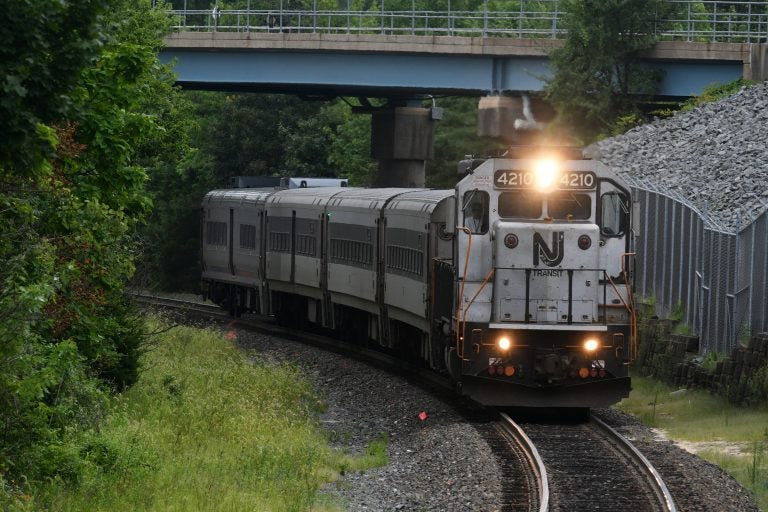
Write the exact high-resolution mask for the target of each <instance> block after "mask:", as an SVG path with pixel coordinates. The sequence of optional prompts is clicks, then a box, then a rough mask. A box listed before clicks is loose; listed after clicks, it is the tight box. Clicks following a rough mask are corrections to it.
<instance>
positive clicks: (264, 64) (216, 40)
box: [162, 32, 766, 97]
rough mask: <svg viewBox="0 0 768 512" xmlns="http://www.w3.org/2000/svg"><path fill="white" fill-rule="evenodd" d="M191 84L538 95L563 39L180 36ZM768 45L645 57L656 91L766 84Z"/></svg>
mask: <svg viewBox="0 0 768 512" xmlns="http://www.w3.org/2000/svg"><path fill="white" fill-rule="evenodd" d="M165 43H166V47H165V48H164V49H163V51H162V58H163V60H165V61H171V60H175V61H176V67H175V69H176V72H177V73H178V74H179V83H180V84H181V85H182V86H184V87H189V88H197V89H217V90H222V89H226V90H253V91H256V90H258V91H269V92H291V93H298V94H306V93H315V94H330V95H347V96H351V95H367V96H392V95H396V96H409V95H410V96H412V95H414V94H453V95H469V96H480V95H483V94H504V93H520V92H535V91H541V90H542V88H543V86H544V80H545V79H546V78H549V77H550V76H551V72H550V70H549V69H548V67H547V62H548V57H547V56H548V54H549V52H550V51H552V49H553V48H555V47H557V46H559V45H560V44H562V40H559V39H511V38H482V37H457V36H453V37H451V36H442V37H440V36H410V35H383V36H382V35H348V34H322V33H314V34H313V33H306V34H304V33H298V34H296V33H276V34H275V33H251V32H245V33H243V32H179V33H175V34H173V35H171V36H169V37H167V38H166V40H165ZM765 46H766V45H764V44H756V43H700V42H679V41H662V42H659V43H657V44H656V45H655V46H654V47H653V48H652V49H651V50H650V51H649V52H647V53H646V55H645V56H644V57H645V58H644V61H645V62H646V64H647V65H648V66H649V67H652V68H654V69H659V70H661V71H662V72H663V78H662V81H661V84H660V90H659V94H660V95H661V96H666V97H685V96H692V95H696V94H699V93H700V92H701V91H702V90H703V88H704V87H706V86H707V85H710V84H712V83H715V82H718V83H726V82H730V81H733V80H735V79H737V78H740V77H744V78H747V79H751V80H763V79H765V73H766V69H765V68H766V65H765V64H766V62H765V60H766V59H765V54H766V52H765Z"/></svg>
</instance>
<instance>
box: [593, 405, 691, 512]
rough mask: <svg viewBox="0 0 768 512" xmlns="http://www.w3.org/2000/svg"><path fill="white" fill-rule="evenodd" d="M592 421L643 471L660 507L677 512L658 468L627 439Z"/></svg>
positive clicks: (594, 418) (595, 420)
mask: <svg viewBox="0 0 768 512" xmlns="http://www.w3.org/2000/svg"><path fill="white" fill-rule="evenodd" d="M590 421H591V422H592V423H594V424H595V425H596V426H597V427H598V428H600V430H602V431H603V432H604V433H606V434H608V436H610V437H611V439H612V440H613V441H614V444H615V446H616V447H617V448H618V449H619V450H621V452H622V453H623V454H624V455H625V456H627V457H629V458H630V459H631V460H632V461H634V462H635V464H637V465H638V466H639V467H640V468H641V469H642V470H643V473H644V477H645V479H646V481H647V482H648V483H649V485H650V487H651V488H652V489H653V492H654V494H655V495H656V498H657V499H658V501H659V505H661V506H662V507H663V509H664V510H665V511H667V512H677V504H676V503H675V499H674V498H673V497H672V493H670V492H669V489H668V488H667V484H665V483H664V479H663V478H661V475H660V474H659V472H658V471H656V468H655V467H653V464H651V462H650V461H649V460H648V459H647V458H646V457H645V455H643V454H642V453H640V451H639V450H638V449H637V448H635V446H634V445H633V444H632V443H630V442H629V440H628V439H627V438H626V437H624V436H623V435H621V434H619V433H618V432H617V431H616V430H614V429H613V428H611V427H610V426H609V425H608V424H607V423H605V422H604V421H603V420H601V419H599V418H596V417H594V416H593V417H592V418H591V419H590Z"/></svg>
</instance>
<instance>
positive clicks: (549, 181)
mask: <svg viewBox="0 0 768 512" xmlns="http://www.w3.org/2000/svg"><path fill="white" fill-rule="evenodd" d="M533 171H534V174H535V176H536V188H538V189H539V190H548V189H551V188H552V187H554V185H555V182H556V181H557V175H558V165H557V161H556V160H554V159H552V158H544V159H541V160H537V161H536V163H535V165H534V168H533Z"/></svg>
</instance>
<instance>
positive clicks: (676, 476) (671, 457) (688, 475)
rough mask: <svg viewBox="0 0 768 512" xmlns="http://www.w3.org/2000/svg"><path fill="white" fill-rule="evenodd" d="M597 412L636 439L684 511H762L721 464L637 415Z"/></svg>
mask: <svg viewBox="0 0 768 512" xmlns="http://www.w3.org/2000/svg"><path fill="white" fill-rule="evenodd" d="M593 414H595V415H596V416H599V417H600V419H602V420H603V421H605V422H606V423H608V424H609V425H610V426H612V427H613V428H614V429H615V430H617V431H618V432H619V433H621V434H622V435H623V436H624V437H626V438H627V439H629V440H630V441H632V444H634V445H635V446H636V447H637V448H638V449H639V450H640V451H641V452H642V453H643V455H645V457H646V458H647V459H648V460H650V461H651V464H653V465H654V466H655V467H656V470H657V471H658V472H659V474H660V475H661V477H662V478H663V479H664V483H666V484H667V488H668V489H669V491H670V492H671V493H672V496H673V497H674V498H675V501H676V503H677V507H678V510H680V512H705V511H713V512H714V511H722V512H752V511H754V512H759V511H760V508H759V507H758V506H757V505H756V504H755V502H754V500H753V499H752V497H751V495H750V493H749V491H747V490H746V489H744V488H743V487H742V486H741V485H740V484H739V483H738V482H737V481H736V480H734V479H733V478H731V477H730V476H729V475H728V474H727V473H726V472H725V471H723V470H722V469H720V468H719V467H718V466H715V465H714V464H711V463H709V462H707V461H705V460H704V459H702V458H700V457H697V456H696V455H693V454H691V453H689V452H687V451H685V450H683V449H681V448H678V447H677V446H676V445H675V444H674V443H673V442H672V441H667V440H659V439H658V436H656V435H655V434H654V433H653V432H652V431H651V430H650V429H649V428H647V427H646V426H644V425H643V424H642V423H640V422H639V421H638V420H637V419H636V418H634V417H632V416H629V415H627V414H624V413H622V412H620V411H617V410H615V409H600V410H597V411H594V412H593Z"/></svg>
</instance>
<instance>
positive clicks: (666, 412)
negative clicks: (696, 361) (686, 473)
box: [618, 377, 768, 510]
mask: <svg viewBox="0 0 768 512" xmlns="http://www.w3.org/2000/svg"><path fill="white" fill-rule="evenodd" d="M632 388H633V389H632V393H631V394H630V396H629V398H627V399H624V400H623V401H622V402H621V403H620V404H619V405H618V408H619V409H621V410H623V411H625V412H628V413H630V414H633V415H635V416H636V417H638V418H639V419H640V420H641V421H642V422H643V423H645V424H646V425H649V426H652V427H657V428H659V429H662V430H663V431H664V432H665V433H666V435H667V436H668V437H670V438H671V439H674V440H676V441H691V442H702V443H704V442H708V441H718V442H720V441H725V442H728V443H733V444H736V445H738V446H739V447H741V448H742V455H738V456H735V455H729V454H726V453H724V452H722V451H718V450H716V449H713V448H708V449H706V450H703V451H701V452H700V453H699V454H698V455H700V456H701V457H703V458H705V459H707V460H709V461H710V462H712V463H714V464H717V465H719V466H720V467H722V468H723V469H724V470H726V471H727V472H728V473H729V474H730V475H732V476H733V477H734V478H736V480H738V481H739V482H740V483H741V484H742V485H743V486H744V487H746V488H747V489H749V490H751V491H752V492H753V493H754V495H755V498H756V501H757V503H758V505H759V506H760V507H761V509H763V510H768V451H767V450H768V427H767V426H768V410H766V409H765V408H764V407H762V408H750V407H737V406H733V405H730V404H729V403H728V402H727V400H725V398H722V397H719V396H715V395H712V394H710V393H707V392H705V391H700V390H675V389H673V388H670V387H669V386H667V385H665V384H663V383H660V382H659V381H656V380H653V379H646V378H638V377H633V378H632Z"/></svg>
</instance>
